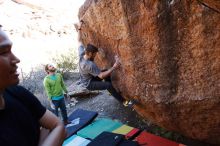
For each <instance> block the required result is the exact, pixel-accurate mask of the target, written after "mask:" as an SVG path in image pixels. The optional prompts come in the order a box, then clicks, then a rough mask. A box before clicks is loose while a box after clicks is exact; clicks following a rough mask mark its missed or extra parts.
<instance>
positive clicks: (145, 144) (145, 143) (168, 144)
mask: <svg viewBox="0 0 220 146" xmlns="http://www.w3.org/2000/svg"><path fill="white" fill-rule="evenodd" d="M136 141H137V142H138V144H139V145H141V146H184V145H183V144H179V143H176V142H174V141H171V140H168V139H165V138H162V137H159V136H156V135H153V134H150V133H148V132H146V131H143V132H141V133H140V135H138V136H137V137H136Z"/></svg>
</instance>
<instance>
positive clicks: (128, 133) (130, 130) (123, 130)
mask: <svg viewBox="0 0 220 146" xmlns="http://www.w3.org/2000/svg"><path fill="white" fill-rule="evenodd" d="M139 131H140V130H139V129H137V128H134V127H131V126H128V125H122V126H121V127H119V128H118V129H115V130H114V131H112V132H113V133H117V134H123V135H125V137H126V139H130V138H132V137H134V136H135V135H136V134H137V133H138V132H139Z"/></svg>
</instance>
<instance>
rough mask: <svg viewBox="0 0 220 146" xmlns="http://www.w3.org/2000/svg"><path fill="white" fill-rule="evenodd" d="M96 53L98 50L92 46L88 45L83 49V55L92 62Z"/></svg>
mask: <svg viewBox="0 0 220 146" xmlns="http://www.w3.org/2000/svg"><path fill="white" fill-rule="evenodd" d="M97 52H98V48H97V47H95V46H93V45H92V44H88V45H87V47H86V49H85V54H86V55H87V56H88V58H89V60H91V61H93V60H94V59H95V56H96V54H97Z"/></svg>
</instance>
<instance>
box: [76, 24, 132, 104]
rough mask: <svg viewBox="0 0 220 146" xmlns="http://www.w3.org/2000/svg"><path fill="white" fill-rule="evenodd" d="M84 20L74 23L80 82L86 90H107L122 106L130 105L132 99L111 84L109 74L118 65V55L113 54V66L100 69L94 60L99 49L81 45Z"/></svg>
mask: <svg viewBox="0 0 220 146" xmlns="http://www.w3.org/2000/svg"><path fill="white" fill-rule="evenodd" d="M83 23H84V22H83V21H82V20H81V21H80V24H79V25H77V24H75V28H76V31H77V32H78V42H79V73H80V84H82V86H83V87H85V88H87V89H88V90H108V91H109V92H110V93H111V95H112V96H113V97H114V98H115V99H117V100H118V101H119V102H121V103H123V105H124V106H129V107H132V106H133V105H134V103H133V102H132V101H127V100H125V99H124V98H123V97H122V96H121V95H120V94H119V93H118V92H117V91H116V90H115V88H114V87H113V86H112V83H111V74H112V72H113V71H114V70H116V69H118V68H119V67H120V61H119V57H118V56H117V55H116V56H115V63H114V64H113V66H112V67H111V68H109V69H106V70H100V69H99V67H98V66H97V65H96V63H95V62H94V59H95V57H96V54H97V52H98V51H99V49H98V48H97V47H95V46H94V45H92V44H87V46H86V47H84V46H83V44H82V40H81V35H80V34H81V29H82V24H83Z"/></svg>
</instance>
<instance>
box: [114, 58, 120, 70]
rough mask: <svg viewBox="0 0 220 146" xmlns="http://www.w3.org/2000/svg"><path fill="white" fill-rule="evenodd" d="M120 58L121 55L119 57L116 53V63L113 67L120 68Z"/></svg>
mask: <svg viewBox="0 0 220 146" xmlns="http://www.w3.org/2000/svg"><path fill="white" fill-rule="evenodd" d="M120 65H121V64H120V59H119V57H118V55H115V63H114V65H113V68H114V69H117V68H119V67H120Z"/></svg>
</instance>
